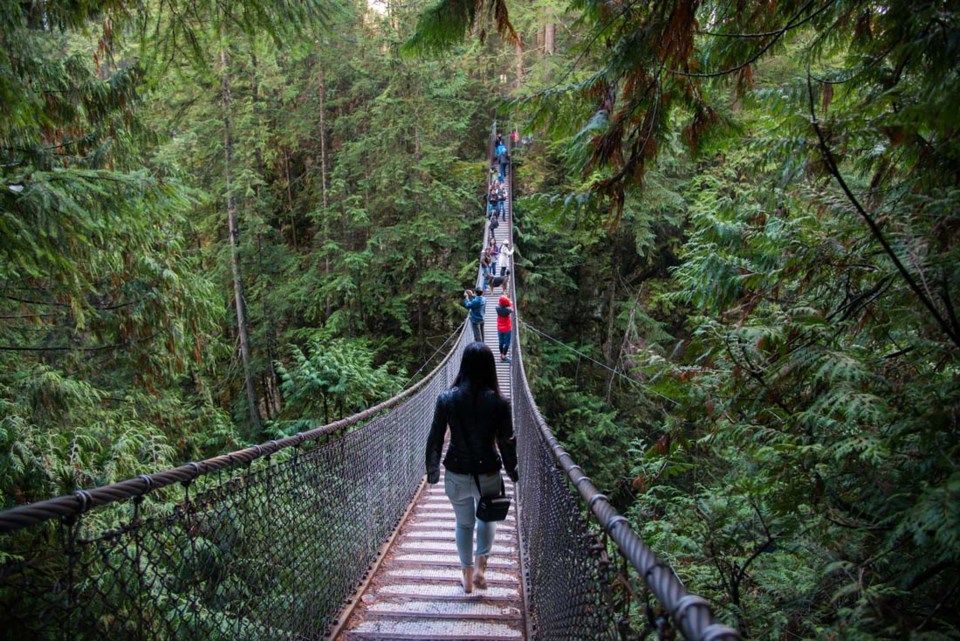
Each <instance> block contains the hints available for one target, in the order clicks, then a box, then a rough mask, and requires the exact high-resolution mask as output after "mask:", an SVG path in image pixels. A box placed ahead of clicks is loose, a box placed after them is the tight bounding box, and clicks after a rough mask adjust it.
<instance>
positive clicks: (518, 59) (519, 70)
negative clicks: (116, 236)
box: [513, 37, 523, 90]
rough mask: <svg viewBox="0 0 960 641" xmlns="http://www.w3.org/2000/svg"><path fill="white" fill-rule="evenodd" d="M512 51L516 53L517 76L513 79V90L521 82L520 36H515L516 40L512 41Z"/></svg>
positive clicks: (521, 50)
mask: <svg viewBox="0 0 960 641" xmlns="http://www.w3.org/2000/svg"><path fill="white" fill-rule="evenodd" d="M513 46H514V52H515V53H516V56H517V59H516V62H515V64H516V67H517V78H516V80H515V81H514V84H513V88H514V90H517V89H520V85H521V84H523V43H522V42H521V41H520V38H519V37H518V38H517V42H516V43H514V45H513Z"/></svg>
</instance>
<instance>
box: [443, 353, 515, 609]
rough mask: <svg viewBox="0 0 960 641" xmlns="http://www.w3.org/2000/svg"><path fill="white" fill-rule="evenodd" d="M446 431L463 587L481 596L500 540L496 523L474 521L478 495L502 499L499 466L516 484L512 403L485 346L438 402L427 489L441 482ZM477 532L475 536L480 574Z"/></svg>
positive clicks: (467, 358) (469, 357)
mask: <svg viewBox="0 0 960 641" xmlns="http://www.w3.org/2000/svg"><path fill="white" fill-rule="evenodd" d="M447 426H449V427H450V446H449V448H448V449H447V455H446V457H445V458H444V459H443V466H444V468H446V470H447V472H446V475H445V478H444V490H445V491H446V494H447V497H448V498H449V499H450V503H451V504H452V505H453V512H454V514H455V515H456V521H457V528H456V540H457V554H458V555H459V556H460V567H461V569H462V571H463V577H462V580H461V582H462V585H463V591H464V592H466V593H468V594H469V593H470V592H473V586H477V587H478V588H479V589H481V590H483V589H485V588H486V587H487V581H486V576H485V573H486V570H487V560H488V558H489V556H490V551H491V550H492V549H493V537H494V535H495V534H496V523H492V522H491V523H488V522H486V521H480V520H479V519H477V517H476V510H477V501H478V500H479V498H480V492H483V495H484V496H492V495H496V494H499V493H500V487H501V485H500V484H501V482H502V481H501V477H500V468H501V466H502V467H504V468H505V469H506V471H507V476H509V477H510V478H511V479H512V480H513V481H514V482H516V481H517V442H516V439H515V438H514V435H513V422H512V419H511V412H510V401H508V400H506V399H504V398H503V397H502V396H501V395H500V386H499V385H498V383H497V370H496V365H495V363H494V360H493V352H491V351H490V348H489V347H487V346H486V345H484V344H483V343H470V344H469V345H467V347H466V349H464V350H463V360H462V361H461V362H460V372H459V373H458V374H457V378H456V380H454V381H453V387H452V388H450V389H449V390H447V391H446V392H443V393H441V394H440V396H439V397H437V405H436V408H435V410H434V413H433V424H432V425H431V427H430V436H429V437H428V438H427V457H426V459H427V461H426V462H427V482H428V483H437V482H439V480H440V454H441V452H442V451H443V440H444V437H445V436H446V433H447ZM494 445H496V448H495V447H494ZM498 451H499V454H498V453H497V452H498ZM501 457H502V463H501ZM478 486H479V489H478ZM474 527H476V530H477V550H476V569H474V551H473V530H474Z"/></svg>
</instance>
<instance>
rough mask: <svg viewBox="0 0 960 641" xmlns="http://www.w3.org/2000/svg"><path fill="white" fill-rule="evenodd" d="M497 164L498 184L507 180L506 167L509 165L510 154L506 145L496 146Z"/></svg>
mask: <svg viewBox="0 0 960 641" xmlns="http://www.w3.org/2000/svg"><path fill="white" fill-rule="evenodd" d="M497 163H498V164H499V165H500V182H503V181H504V180H506V178H507V165H509V164H510V152H509V151H507V146H506V145H498V146H497Z"/></svg>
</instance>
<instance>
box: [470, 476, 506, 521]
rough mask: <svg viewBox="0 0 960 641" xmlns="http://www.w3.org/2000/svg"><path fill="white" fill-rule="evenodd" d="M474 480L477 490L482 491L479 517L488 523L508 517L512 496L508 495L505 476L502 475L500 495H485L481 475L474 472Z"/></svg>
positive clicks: (478, 510)
mask: <svg viewBox="0 0 960 641" xmlns="http://www.w3.org/2000/svg"><path fill="white" fill-rule="evenodd" d="M473 480H474V482H476V484H477V492H479V493H480V500H479V501H477V518H478V519H480V520H481V521H486V522H488V523H489V522H490V521H502V520H504V519H505V518H507V512H508V511H509V510H510V497H508V496H507V489H506V487H505V486H504V484H503V476H502V475H500V496H484V495H483V490H481V489H480V477H479V476H478V475H476V474H474V475H473Z"/></svg>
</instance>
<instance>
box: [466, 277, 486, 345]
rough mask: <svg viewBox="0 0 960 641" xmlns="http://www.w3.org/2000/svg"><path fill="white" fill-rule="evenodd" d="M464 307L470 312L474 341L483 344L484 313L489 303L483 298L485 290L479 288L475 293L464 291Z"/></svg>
mask: <svg viewBox="0 0 960 641" xmlns="http://www.w3.org/2000/svg"><path fill="white" fill-rule="evenodd" d="M463 306H464V307H466V308H467V309H469V310H470V326H471V327H472V328H473V340H475V341H479V342H481V343H482V342H483V313H484V312H485V311H486V309H487V301H486V300H484V298H483V290H482V289H480V288H479V287H477V288H476V290H474V291H472V292H471V291H470V290H469V289H465V290H463Z"/></svg>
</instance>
